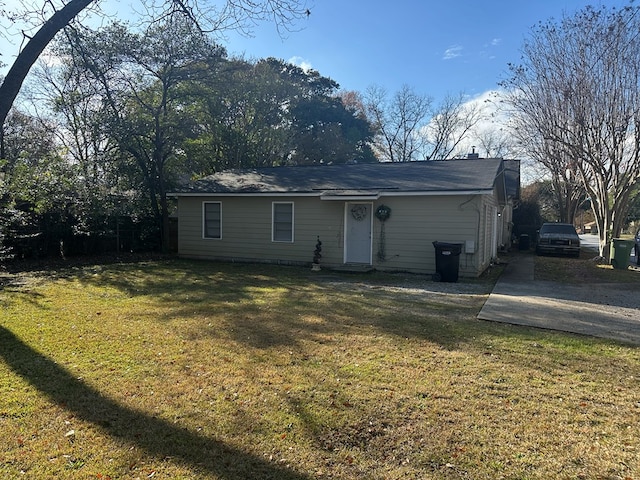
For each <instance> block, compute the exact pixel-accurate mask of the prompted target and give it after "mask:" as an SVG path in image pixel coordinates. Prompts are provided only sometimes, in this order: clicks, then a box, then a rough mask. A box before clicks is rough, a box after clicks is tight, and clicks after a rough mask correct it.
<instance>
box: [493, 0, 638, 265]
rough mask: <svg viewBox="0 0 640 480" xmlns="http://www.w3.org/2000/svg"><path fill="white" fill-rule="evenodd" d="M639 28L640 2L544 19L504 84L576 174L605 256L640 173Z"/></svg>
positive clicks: (536, 133) (532, 130)
mask: <svg viewBox="0 0 640 480" xmlns="http://www.w3.org/2000/svg"><path fill="white" fill-rule="evenodd" d="M638 31H640V7H637V6H631V5H630V6H627V7H624V8H621V9H615V8H609V7H605V6H602V7H599V8H594V7H586V8H584V9H583V10H581V11H579V12H578V13H576V14H575V15H574V16H573V17H566V18H564V19H562V20H561V21H560V22H558V23H556V22H555V21H553V20H551V21H549V22H547V23H543V24H540V25H538V26H537V27H536V28H535V29H534V30H533V31H532V34H531V36H530V37H529V38H528V39H527V40H526V42H525V44H524V47H523V58H522V64H521V65H512V66H511V78H510V79H509V80H507V81H506V82H504V84H503V86H505V87H507V88H508V89H509V90H510V91H511V92H512V93H511V95H510V96H509V97H508V98H507V101H508V103H509V104H510V105H511V107H513V109H514V110H515V112H516V113H517V115H518V117H519V122H520V126H521V128H523V129H526V130H527V131H528V132H529V134H530V137H532V138H537V139H539V141H540V142H543V144H544V145H546V146H547V148H549V147H553V149H554V150H555V151H560V152H561V156H560V158H561V160H562V161H563V162H567V159H568V160H569V161H568V166H570V168H571V169H574V170H575V171H576V172H577V173H578V177H579V179H580V181H581V182H582V184H583V186H584V188H585V189H586V192H587V194H588V196H589V197H590V199H591V205H592V208H593V213H594V216H595V218H596V222H597V224H598V229H599V232H600V254H601V255H603V256H606V254H607V251H606V250H607V249H606V246H607V243H608V242H609V240H610V239H611V238H612V237H617V236H619V235H620V233H621V230H622V227H623V225H624V222H625V219H626V217H627V212H628V210H629V208H630V205H631V201H632V200H633V196H634V195H636V193H635V192H637V189H635V188H634V186H636V185H637V184H638V181H639V180H640V88H639V86H640V36H639V35H638ZM540 152H541V153H543V152H544V150H541V151H540ZM547 154H550V155H553V152H547Z"/></svg>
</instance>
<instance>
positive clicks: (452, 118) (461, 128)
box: [422, 93, 483, 160]
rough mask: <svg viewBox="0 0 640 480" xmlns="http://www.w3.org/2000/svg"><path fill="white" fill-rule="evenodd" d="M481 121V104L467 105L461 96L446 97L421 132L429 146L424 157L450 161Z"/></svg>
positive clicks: (463, 96) (469, 103) (426, 145)
mask: <svg viewBox="0 0 640 480" xmlns="http://www.w3.org/2000/svg"><path fill="white" fill-rule="evenodd" d="M482 118H483V109H482V106H481V105H480V104H477V103H475V102H468V101H467V99H466V97H465V95H463V94H462V93H460V94H458V95H447V96H446V97H445V98H444V100H443V101H442V102H441V103H440V104H439V105H438V107H437V108H436V110H435V111H434V112H433V113H432V116H431V121H430V122H429V124H428V125H427V126H426V127H425V129H424V131H423V132H422V135H423V136H424V137H425V147H426V149H425V150H426V151H425V152H424V158H425V159H427V160H444V159H447V158H451V157H452V156H453V155H454V153H455V152H456V149H457V148H458V147H459V146H460V144H461V142H462V141H463V140H464V139H465V138H467V137H468V136H469V135H470V134H471V133H472V130H473V128H474V127H475V126H476V125H477V124H478V122H480V120H482Z"/></svg>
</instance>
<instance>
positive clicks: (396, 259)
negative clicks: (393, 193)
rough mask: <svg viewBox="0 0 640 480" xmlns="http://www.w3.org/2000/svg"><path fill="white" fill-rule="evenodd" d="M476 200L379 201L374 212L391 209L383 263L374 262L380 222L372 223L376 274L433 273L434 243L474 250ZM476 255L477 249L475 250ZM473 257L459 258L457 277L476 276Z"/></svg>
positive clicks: (442, 197)
mask: <svg viewBox="0 0 640 480" xmlns="http://www.w3.org/2000/svg"><path fill="white" fill-rule="evenodd" d="M478 202H479V200H478V197H477V196H473V197H472V196H466V197H461V196H428V197H388V198H381V199H380V200H379V201H378V202H377V203H376V205H374V210H375V209H376V208H378V206H379V205H381V204H384V205H387V206H388V207H390V208H391V216H390V217H389V219H388V220H387V221H386V222H385V244H386V245H385V253H386V260H385V261H384V262H383V261H380V260H379V259H378V251H379V246H380V231H381V222H380V221H379V220H378V219H374V224H373V258H374V264H375V266H376V268H378V269H380V270H406V271H417V272H424V273H433V272H435V267H436V265H435V261H436V258H435V248H434V246H433V242H434V241H439V242H451V243H461V244H465V242H466V241H468V240H470V241H472V242H474V244H475V245H476V246H477V237H478V233H477V232H478V213H477V205H478ZM476 251H477V248H476ZM474 257H475V255H474V254H465V253H464V246H463V253H462V254H461V256H460V271H461V275H469V276H476V275H477V271H476V270H477V266H476V264H475V262H474V260H475V259H474Z"/></svg>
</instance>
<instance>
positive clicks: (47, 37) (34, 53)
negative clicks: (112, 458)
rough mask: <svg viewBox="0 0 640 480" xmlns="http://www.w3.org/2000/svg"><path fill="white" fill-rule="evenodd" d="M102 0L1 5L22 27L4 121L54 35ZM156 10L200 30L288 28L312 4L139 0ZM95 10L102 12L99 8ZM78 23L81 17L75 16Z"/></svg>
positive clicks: (14, 25) (14, 26)
mask: <svg viewBox="0 0 640 480" xmlns="http://www.w3.org/2000/svg"><path fill="white" fill-rule="evenodd" d="M99 3H100V1H99V0H68V1H66V0H47V1H43V2H42V6H41V7H40V8H38V7H37V6H29V7H27V6H26V5H24V4H22V6H23V8H22V10H21V11H20V10H15V11H5V10H0V17H7V18H8V20H9V21H10V22H9V23H10V25H11V26H10V27H9V28H8V30H12V31H13V30H15V31H13V33H14V34H15V33H19V32H22V34H23V36H24V44H25V45H24V48H22V49H21V51H20V52H19V53H18V55H17V56H16V59H15V61H14V62H13V64H12V65H11V68H10V69H9V71H8V72H7V75H6V77H5V78H4V80H3V82H2V83H1V84H0V126H2V125H3V124H4V122H5V119H6V117H7V115H8V114H9V110H10V109H11V106H12V105H13V102H14V100H15V99H16V97H17V95H18V93H19V91H20V89H21V87H22V84H23V82H24V80H25V78H26V77H27V74H28V73H29V71H30V69H31V67H32V66H33V65H34V63H35V62H36V60H37V59H38V57H40V55H41V54H42V52H43V51H44V49H45V48H46V47H47V46H48V45H49V43H50V42H51V41H52V40H53V39H54V38H55V36H56V35H57V34H58V32H60V31H61V30H63V29H64V28H66V27H69V26H71V25H72V24H74V22H76V20H77V18H78V16H79V14H80V13H81V12H85V11H86V10H91V7H92V6H96V7H97V6H98V5H99ZM141 3H142V6H143V7H144V8H143V9H141V10H146V11H147V12H150V13H151V15H152V20H158V19H162V18H167V17H170V16H175V15H181V16H182V17H183V18H184V19H186V20H188V21H189V22H191V23H192V24H193V25H194V26H196V27H197V28H198V29H199V30H201V31H209V32H213V31H215V32H221V31H225V30H239V31H242V32H244V33H251V30H252V27H253V26H254V25H255V24H256V23H257V22H259V21H264V20H268V21H272V22H274V23H275V25H276V27H277V28H278V30H279V31H280V30H290V29H291V28H292V26H293V25H295V23H296V21H297V20H299V19H300V18H303V17H305V16H308V12H309V10H308V7H307V6H306V3H305V2H304V1H300V0H263V1H255V0H229V1H226V2H222V5H219V4H217V2H211V3H209V2H206V1H205V2H196V1H192V0H165V1H164V2H160V3H159V4H155V5H154V4H153V3H151V2H148V3H147V4H145V2H144V1H143V2H141ZM94 13H97V14H100V12H99V10H97V9H96V10H95V11H94ZM76 23H77V22H76Z"/></svg>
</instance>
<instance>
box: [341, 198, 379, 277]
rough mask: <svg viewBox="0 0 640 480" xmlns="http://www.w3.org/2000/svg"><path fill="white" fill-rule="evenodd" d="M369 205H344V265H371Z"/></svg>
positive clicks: (370, 207) (371, 206)
mask: <svg viewBox="0 0 640 480" xmlns="http://www.w3.org/2000/svg"><path fill="white" fill-rule="evenodd" d="M372 208H373V204H371V203H347V204H345V222H344V223H345V236H344V237H345V238H344V263H364V264H367V265H371V228H372V224H371V222H372V220H373V217H372V215H371V210H372Z"/></svg>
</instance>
